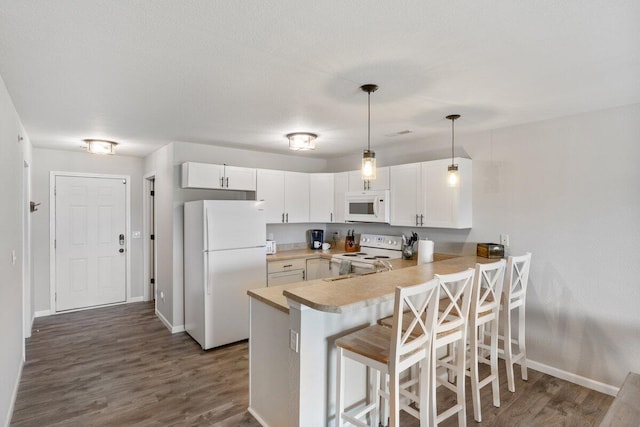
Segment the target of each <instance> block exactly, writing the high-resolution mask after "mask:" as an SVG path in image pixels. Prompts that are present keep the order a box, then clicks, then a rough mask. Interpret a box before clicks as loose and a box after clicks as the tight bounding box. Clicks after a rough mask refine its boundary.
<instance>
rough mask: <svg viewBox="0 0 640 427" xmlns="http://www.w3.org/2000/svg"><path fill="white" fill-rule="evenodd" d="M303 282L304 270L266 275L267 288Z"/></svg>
mask: <svg viewBox="0 0 640 427" xmlns="http://www.w3.org/2000/svg"><path fill="white" fill-rule="evenodd" d="M302 281H304V270H291V271H281V272H279V273H270V274H267V286H278V285H286V284H288V283H298V282H302Z"/></svg>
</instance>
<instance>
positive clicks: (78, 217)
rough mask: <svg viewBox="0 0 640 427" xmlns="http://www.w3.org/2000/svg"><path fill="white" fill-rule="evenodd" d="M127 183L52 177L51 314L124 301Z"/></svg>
mask: <svg viewBox="0 0 640 427" xmlns="http://www.w3.org/2000/svg"><path fill="white" fill-rule="evenodd" d="M125 184H126V180H124V179H122V178H103V177H80V176H60V175H58V176H56V178H55V293H56V294H55V311H64V310H72V309H77V308H85V307H91V306H97V305H104V304H112V303H117V302H124V301H126V294H127V292H126V250H127V238H126V237H127V236H126V185H125Z"/></svg>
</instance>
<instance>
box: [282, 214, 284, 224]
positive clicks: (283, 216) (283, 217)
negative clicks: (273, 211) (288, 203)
mask: <svg viewBox="0 0 640 427" xmlns="http://www.w3.org/2000/svg"><path fill="white" fill-rule="evenodd" d="M282 222H284V212H282Z"/></svg>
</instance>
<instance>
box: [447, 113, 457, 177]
mask: <svg viewBox="0 0 640 427" xmlns="http://www.w3.org/2000/svg"><path fill="white" fill-rule="evenodd" d="M459 118H460V114H451V115H449V116H447V117H446V119H448V120H451V164H450V165H449V167H447V171H448V172H449V177H448V179H447V182H448V183H449V187H456V186H457V185H458V165H456V164H454V163H453V144H454V137H455V134H454V126H453V123H454V122H455V121H456V120H457V119H459Z"/></svg>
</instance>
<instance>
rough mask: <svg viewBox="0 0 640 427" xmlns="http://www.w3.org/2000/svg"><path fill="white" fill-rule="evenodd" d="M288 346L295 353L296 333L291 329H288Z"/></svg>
mask: <svg viewBox="0 0 640 427" xmlns="http://www.w3.org/2000/svg"><path fill="white" fill-rule="evenodd" d="M289 348H290V349H291V350H293V351H295V352H296V353H297V352H298V350H299V349H298V333H297V332H296V331H294V330H293V329H289Z"/></svg>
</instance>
